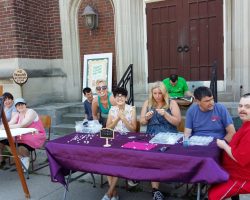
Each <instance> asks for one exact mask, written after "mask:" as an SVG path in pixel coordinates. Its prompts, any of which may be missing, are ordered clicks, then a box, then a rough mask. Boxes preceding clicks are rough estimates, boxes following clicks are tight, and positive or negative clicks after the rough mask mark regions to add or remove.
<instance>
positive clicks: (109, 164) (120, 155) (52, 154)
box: [46, 133, 228, 184]
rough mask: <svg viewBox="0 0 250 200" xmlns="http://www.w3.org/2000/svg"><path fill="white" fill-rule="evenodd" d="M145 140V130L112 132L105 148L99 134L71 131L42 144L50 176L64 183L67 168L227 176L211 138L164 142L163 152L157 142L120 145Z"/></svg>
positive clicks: (194, 178)
mask: <svg viewBox="0 0 250 200" xmlns="http://www.w3.org/2000/svg"><path fill="white" fill-rule="evenodd" d="M130 136H136V138H129V137H130ZM149 140H150V138H149V137H148V136H146V135H145V134H139V133H130V134H129V135H127V136H121V135H119V134H115V138H114V139H113V140H112V141H109V143H110V144H112V146H111V147H109V148H105V147H103V145H104V144H105V142H106V140H105V139H103V138H99V134H96V135H95V136H93V137H90V135H87V134H82V133H72V134H70V135H67V136H64V137H61V138H58V139H56V140H52V141H50V142H48V143H47V145H46V151H47V155H48V159H49V164H50V172H51V179H52V181H56V182H57V181H58V182H60V183H62V184H65V178H64V176H66V175H67V174H68V173H69V171H70V170H73V171H83V172H93V173H99V174H105V175H113V176H118V177H123V178H127V179H136V180H147V181H169V182H187V183H196V182H206V183H217V182H223V181H226V180H227V179H228V174H227V173H226V172H225V171H224V170H223V169H222V168H221V167H220V165H219V164H218V162H219V156H220V150H219V149H218V147H217V146H216V144H215V142H213V143H212V144H210V145H209V146H190V147H187V148H185V147H183V146H182V144H175V145H167V146H170V148H169V149H168V150H167V151H166V152H160V151H159V148H160V147H162V146H166V145H157V146H156V147H155V148H153V149H151V150H148V151H143V150H134V149H125V148H121V146H122V145H123V144H125V143H127V142H131V141H136V142H145V141H146V142H147V141H149Z"/></svg>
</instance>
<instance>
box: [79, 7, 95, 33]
mask: <svg viewBox="0 0 250 200" xmlns="http://www.w3.org/2000/svg"><path fill="white" fill-rule="evenodd" d="M82 16H83V17H84V19H85V25H86V27H87V28H89V29H91V30H92V29H95V28H97V27H98V13H97V12H95V10H94V9H93V8H92V7H91V6H89V5H87V6H86V7H85V8H84V11H83V13H82Z"/></svg>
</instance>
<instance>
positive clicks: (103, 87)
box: [96, 85, 108, 91]
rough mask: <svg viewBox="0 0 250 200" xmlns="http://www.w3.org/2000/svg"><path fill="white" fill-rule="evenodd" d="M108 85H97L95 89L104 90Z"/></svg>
mask: <svg viewBox="0 0 250 200" xmlns="http://www.w3.org/2000/svg"><path fill="white" fill-rule="evenodd" d="M107 88H108V87H107V86H106V85H104V86H98V87H96V90H97V91H100V90H106V89H107Z"/></svg>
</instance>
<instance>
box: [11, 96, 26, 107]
mask: <svg viewBox="0 0 250 200" xmlns="http://www.w3.org/2000/svg"><path fill="white" fill-rule="evenodd" d="M18 103H24V104H26V101H25V100H24V99H23V98H16V99H15V101H14V104H15V106H16V104H18Z"/></svg>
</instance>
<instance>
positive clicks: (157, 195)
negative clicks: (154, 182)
mask: <svg viewBox="0 0 250 200" xmlns="http://www.w3.org/2000/svg"><path fill="white" fill-rule="evenodd" d="M153 200H164V196H163V194H162V193H161V192H160V191H159V190H157V191H155V192H153Z"/></svg>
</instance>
